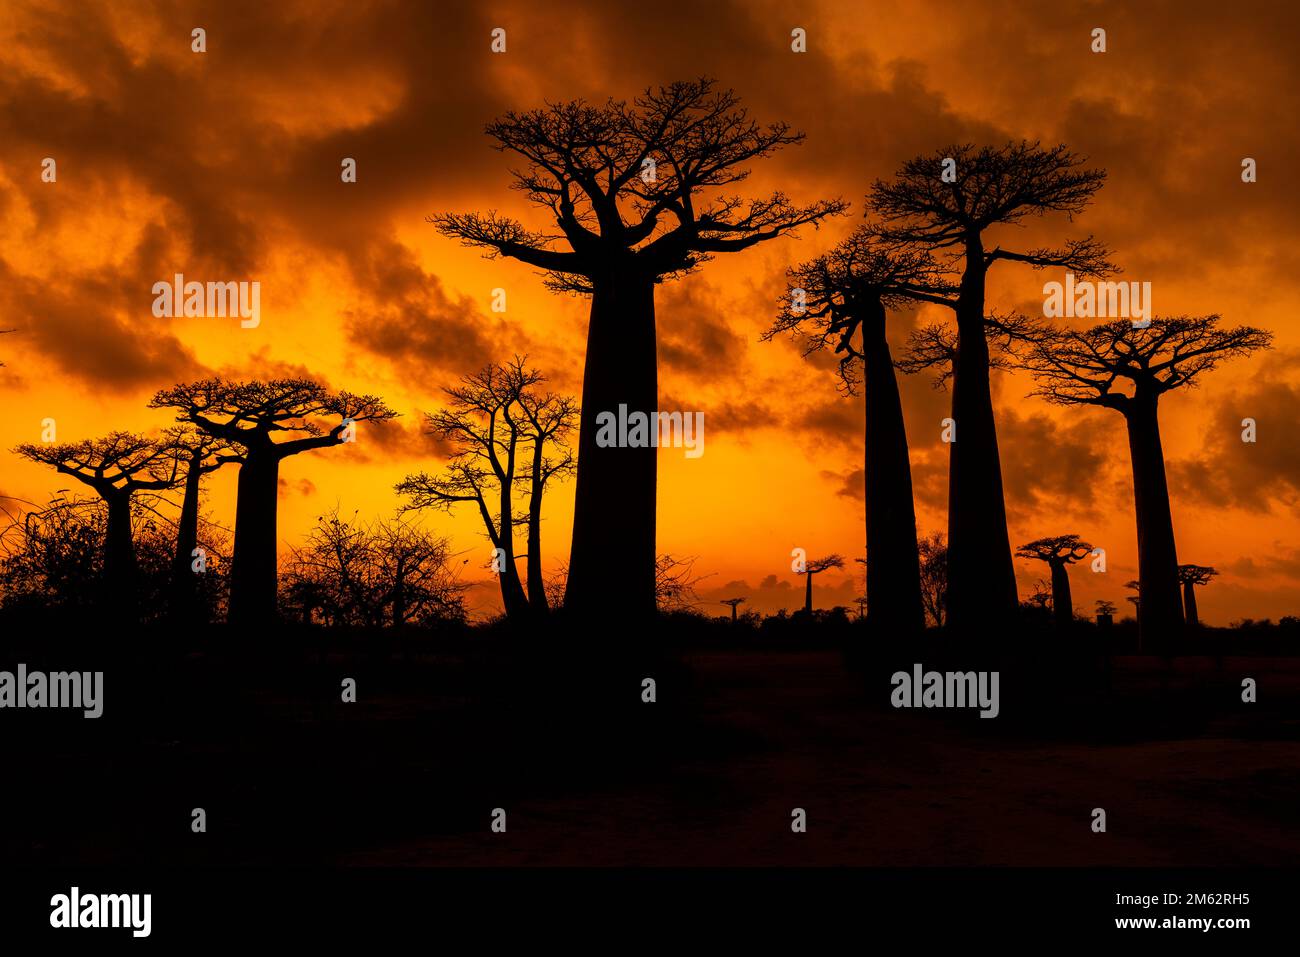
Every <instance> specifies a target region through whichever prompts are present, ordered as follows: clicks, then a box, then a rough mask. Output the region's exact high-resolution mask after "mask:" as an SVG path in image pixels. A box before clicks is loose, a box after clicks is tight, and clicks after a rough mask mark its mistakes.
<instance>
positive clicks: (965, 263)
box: [869, 142, 1113, 628]
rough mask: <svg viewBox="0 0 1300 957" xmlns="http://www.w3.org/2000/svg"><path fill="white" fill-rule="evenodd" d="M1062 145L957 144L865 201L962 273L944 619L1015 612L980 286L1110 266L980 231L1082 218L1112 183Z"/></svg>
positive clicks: (910, 164) (1094, 251)
mask: <svg viewBox="0 0 1300 957" xmlns="http://www.w3.org/2000/svg"><path fill="white" fill-rule="evenodd" d="M1083 163H1084V161H1083V159H1082V158H1080V157H1079V156H1077V155H1075V154H1074V153H1072V152H1070V151H1069V150H1068V149H1066V148H1065V147H1064V146H1055V147H1051V148H1047V149H1044V148H1042V147H1041V146H1040V145H1039V144H1038V143H1029V142H1021V143H1010V144H1007V145H1006V146H1002V147H987V146H986V147H976V146H971V145H965V146H951V147H947V148H944V149H941V150H939V151H937V152H936V153H934V154H931V155H929V156H920V157H916V158H915V159H911V160H909V161H907V162H906V163H904V164H903V166H902V168H901V169H900V170H899V171H898V173H897V174H896V175H895V177H894V179H893V180H891V181H888V182H886V181H877V182H876V183H875V185H874V186H873V187H872V190H871V195H870V198H869V201H870V204H871V207H872V208H873V209H874V211H875V212H876V213H877V214H878V215H879V216H880V217H881V219H882V220H883V221H884V225H885V228H886V230H887V232H888V234H889V235H890V236H891V237H892V238H894V239H897V240H900V241H905V242H916V243H920V244H923V245H925V246H928V247H929V248H931V249H933V250H935V251H936V252H940V253H945V254H948V255H950V256H951V258H952V264H953V267H954V268H955V269H959V270H960V272H961V279H960V284H959V291H958V294H957V296H956V297H955V298H950V297H943V298H942V299H939V300H934V299H932V300H931V301H940V302H941V303H942V304H944V305H947V306H948V307H950V308H951V309H952V310H953V312H954V314H955V317H956V325H957V341H956V355H955V362H954V365H953V376H952V378H953V385H952V418H953V420H954V422H955V423H956V436H955V438H956V441H953V442H952V443H950V445H949V459H948V463H949V464H948V563H949V572H948V619H949V624H950V625H955V626H957V627H959V628H970V627H975V626H978V625H980V624H986V623H987V622H989V621H995V620H998V619H1002V618H1005V617H1007V616H1008V615H1009V614H1011V613H1012V612H1013V611H1014V610H1015V608H1016V606H1017V598H1016V577H1015V569H1014V567H1013V564H1012V558H1011V543H1010V539H1009V537H1008V534H1007V520H1006V504H1005V501H1004V497H1003V489H1002V466H1001V462H1000V459H999V455H998V439H997V428H996V425H995V422H994V416H993V402H992V393H991V390H990V383H989V368H990V360H989V344H988V341H987V339H986V332H985V290H986V280H987V275H988V272H989V270H990V269H991V268H992V267H993V266H994V265H995V264H997V263H999V262H1016V263H1022V264H1027V265H1029V266H1032V267H1033V268H1035V269H1043V268H1048V267H1061V268H1065V269H1067V270H1071V271H1073V272H1075V273H1077V274H1079V275H1081V276H1100V275H1104V274H1106V273H1108V272H1110V271H1111V270H1112V269H1113V267H1112V266H1111V265H1110V263H1109V262H1108V261H1107V260H1106V250H1105V248H1104V247H1103V246H1102V245H1101V244H1100V243H1098V242H1097V241H1096V240H1094V239H1093V238H1092V237H1087V238H1085V239H1079V240H1071V241H1069V242H1067V243H1066V245H1065V246H1063V247H1061V248H1058V249H1049V248H1042V249H1032V250H1028V251H1024V252H1016V251H1013V250H1011V249H1006V248H1003V247H1002V246H1001V245H994V246H993V248H991V249H990V248H988V245H989V243H988V238H987V237H986V235H985V233H986V232H987V231H989V230H990V229H992V228H994V227H998V226H1008V225H1017V224H1020V223H1022V222H1023V220H1025V219H1026V218H1027V217H1030V216H1042V215H1044V214H1047V213H1053V212H1055V213H1064V214H1066V215H1067V216H1071V217H1072V216H1073V215H1074V214H1076V213H1079V212H1081V211H1082V210H1083V209H1084V207H1085V206H1086V205H1087V204H1088V202H1089V200H1090V199H1091V198H1092V196H1093V194H1094V193H1096V192H1097V190H1098V189H1100V187H1101V185H1102V183H1103V182H1104V181H1105V176H1106V174H1105V171H1103V170H1098V169H1088V168H1085V167H1084V165H1083Z"/></svg>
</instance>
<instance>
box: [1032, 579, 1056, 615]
mask: <svg viewBox="0 0 1300 957" xmlns="http://www.w3.org/2000/svg"><path fill="white" fill-rule="evenodd" d="M1026 604H1028V605H1030V606H1032V607H1034V608H1037V609H1039V610H1040V611H1046V610H1047V609H1048V608H1050V607H1052V583H1051V582H1049V581H1046V580H1045V579H1042V578H1040V579H1038V581H1036V582H1034V590H1033V591H1031V592H1030V593H1029V600H1028V601H1027V603H1026Z"/></svg>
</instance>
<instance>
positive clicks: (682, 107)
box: [432, 79, 845, 617]
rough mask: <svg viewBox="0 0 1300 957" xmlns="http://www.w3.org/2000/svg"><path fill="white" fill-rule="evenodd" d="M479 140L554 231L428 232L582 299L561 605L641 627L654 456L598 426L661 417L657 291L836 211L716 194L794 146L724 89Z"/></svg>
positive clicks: (651, 602)
mask: <svg viewBox="0 0 1300 957" xmlns="http://www.w3.org/2000/svg"><path fill="white" fill-rule="evenodd" d="M487 133H488V135H489V136H491V137H492V138H493V139H494V140H496V145H497V148H498V149H500V150H502V151H505V152H510V153H513V154H515V155H517V156H518V157H520V158H522V160H523V166H522V168H520V169H518V170H516V171H514V173H513V175H514V177H515V184H514V185H515V187H516V188H517V189H519V190H521V191H522V192H523V193H524V195H525V196H526V197H527V198H528V200H529V201H531V202H532V203H534V204H537V205H539V206H541V207H543V209H544V210H545V211H546V214H547V216H548V217H549V218H553V219H554V222H555V225H556V227H557V228H558V230H559V232H558V234H556V235H548V234H546V233H543V232H537V231H532V230H529V229H528V228H526V227H525V226H524V225H523V224H522V223H520V222H519V221H517V220H514V219H509V218H505V217H502V216H499V215H498V214H497V213H495V212H489V213H487V214H479V213H461V214H457V213H442V214H440V215H437V216H434V217H432V222H433V223H434V224H435V225H436V226H437V228H438V230H439V231H440V232H441V233H442V234H443V235H445V236H450V237H453V238H456V239H459V240H461V241H462V242H464V243H466V244H468V245H472V246H478V247H481V248H483V249H485V250H487V255H488V256H491V257H495V256H506V257H509V258H513V259H517V260H519V261H521V262H524V263H527V264H528V265H531V266H535V267H537V268H538V269H541V270H544V271H545V272H546V273H547V274H548V276H549V279H548V285H549V286H550V287H551V288H552V289H555V290H560V291H567V292H574V293H578V294H582V295H587V296H590V297H591V317H590V323H589V325H588V330H587V358H586V367H585V370H584V373H583V383H582V417H581V422H580V426H579V435H578V477H577V489H576V492H575V496H576V497H575V501H574V516H573V548H572V551H571V553H570V559H569V577H568V586H567V592H566V598H565V607H566V608H568V609H570V610H571V611H576V612H578V613H580V614H585V613H587V612H589V611H602V610H613V611H614V612H615V613H617V614H619V615H620V616H624V617H625V616H627V615H628V614H632V615H638V616H641V615H650V614H652V613H653V611H654V608H655V595H654V569H655V482H656V472H655V468H656V451H657V450H656V449H655V448H653V447H644V448H615V447H605V448H602V447H601V446H600V445H599V444H598V443H597V428H598V427H597V423H596V418H597V416H598V415H600V414H601V413H602V412H607V413H608V412H617V410H618V409H619V407H620V406H626V407H627V408H628V409H629V410H633V411H642V412H645V413H647V414H649V413H652V412H654V411H656V410H657V408H658V369H657V364H656V339H655V301H654V289H655V285H656V284H657V283H659V282H662V281H664V280H667V279H671V278H675V277H679V276H682V275H685V274H686V273H689V272H691V271H692V270H694V269H695V268H696V267H698V266H699V265H701V264H702V263H704V262H706V261H708V260H709V259H711V258H712V257H713V256H714V255H716V254H718V253H728V252H739V251H741V250H744V249H748V248H749V247H751V246H754V245H756V244H757V243H760V242H765V241H767V240H771V239H775V238H777V237H778V236H782V235H784V234H787V233H790V232H791V231H793V230H795V229H797V228H798V227H800V226H803V225H807V224H817V223H819V222H820V221H821V220H823V219H825V218H826V217H827V216H831V215H836V214H838V213H840V212H842V211H843V210H844V208H845V204H844V203H843V202H841V201H839V200H831V201H820V202H816V203H813V204H811V205H808V206H798V205H796V204H794V203H793V202H791V201H790V200H789V199H788V198H787V197H786V196H785V195H784V194H783V193H780V192H777V193H773V194H772V195H770V196H769V197H767V198H764V199H750V200H746V199H743V198H741V197H739V196H736V195H732V194H729V193H726V192H725V190H726V189H727V188H728V187H731V186H733V185H734V184H736V183H739V182H741V181H742V180H744V179H745V177H746V176H747V175H748V172H749V171H748V169H747V164H748V163H750V162H751V161H753V160H756V159H761V158H764V157H766V156H769V155H770V154H772V153H773V152H775V151H776V150H779V149H781V148H782V147H785V146H791V145H795V144H797V143H799V142H801V141H802V139H803V134H801V133H796V132H794V131H792V130H791V129H790V127H789V126H787V125H786V124H785V123H775V124H772V125H771V126H766V127H765V126H762V125H760V124H759V123H757V122H756V121H754V120H753V119H751V118H750V116H749V114H748V112H747V111H746V110H745V109H744V108H743V107H742V106H741V105H740V101H739V99H738V97H737V96H736V94H735V93H734V92H732V91H730V90H718V89H716V88H715V86H714V83H713V81H711V80H708V79H700V80H695V81H688V82H676V83H672V84H670V85H668V86H664V87H659V88H657V89H653V88H652V89H648V90H647V91H646V92H645V93H643V94H642V95H641V96H639V97H637V98H636V99H634V100H633V101H632V102H631V103H628V102H626V101H618V100H612V99H611V100H610V101H608V102H607V103H605V104H604V105H603V106H598V105H592V104H589V103H586V102H584V101H581V100H577V101H572V102H568V103H554V104H548V105H547V106H545V107H543V108H541V109H536V110H530V111H527V112H523V113H517V112H513V111H512V112H509V113H507V114H505V115H504V116H502V117H501V118H499V119H497V120H495V121H494V122H492V123H490V124H488V126H487ZM614 555H617V556H618V560H617V561H611V556H614Z"/></svg>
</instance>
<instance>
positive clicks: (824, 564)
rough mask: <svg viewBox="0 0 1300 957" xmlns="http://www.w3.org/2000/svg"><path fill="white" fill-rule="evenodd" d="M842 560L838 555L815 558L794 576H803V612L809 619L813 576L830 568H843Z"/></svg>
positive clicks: (811, 608) (811, 605)
mask: <svg viewBox="0 0 1300 957" xmlns="http://www.w3.org/2000/svg"><path fill="white" fill-rule="evenodd" d="M843 567H844V558H843V556H840V555H827V556H826V557H825V558H816V559H813V560H811V561H806V562H804V563H803V570H802V571H798V572H796V573H795V574H798V575H803V576H804V592H803V610H804V612H805V614H807V615H808V616H809V617H811V616H812V610H813V604H812V585H813V582H812V580H813V576H814V575H816V574H819V573H820V572H824V571H827V570H829V569H831V568H843Z"/></svg>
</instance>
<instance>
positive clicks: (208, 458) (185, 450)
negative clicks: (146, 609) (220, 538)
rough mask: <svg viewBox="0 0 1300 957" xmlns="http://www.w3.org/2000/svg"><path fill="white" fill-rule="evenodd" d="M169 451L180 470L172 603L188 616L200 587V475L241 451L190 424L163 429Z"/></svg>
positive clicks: (235, 458) (239, 458)
mask: <svg viewBox="0 0 1300 957" xmlns="http://www.w3.org/2000/svg"><path fill="white" fill-rule="evenodd" d="M165 434H166V436H167V442H168V443H169V445H170V449H171V453H172V454H173V455H174V456H175V457H176V460H177V467H178V469H179V470H180V471H181V472H182V473H183V474H184V479H183V480H182V481H183V485H182V488H183V489H184V493H183V496H182V498H181V514H180V519H179V520H178V522H177V526H176V552H175V555H174V556H173V558H172V582H171V586H172V607H171V612H172V614H173V615H175V616H176V617H178V618H182V619H189V618H192V617H193V615H194V613H195V611H196V610H197V607H198V599H199V594H200V589H199V587H198V582H197V581H196V579H195V577H194V575H195V572H194V561H195V558H196V556H195V551H196V549H197V548H198V545H199V504H200V498H201V496H202V490H203V476H205V475H210V474H211V473H213V472H215V471H217V470H218V469H220V468H222V467H223V466H225V465H230V464H235V463H242V462H243V460H244V455H243V451H242V449H241V448H240V447H239V446H236V445H234V444H232V443H231V442H229V441H228V440H226V439H223V438H218V437H216V436H212V435H208V434H206V433H204V432H200V431H199V430H198V429H196V428H194V427H193V426H185V425H181V426H174V427H173V428H170V429H168V430H166V433H165Z"/></svg>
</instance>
